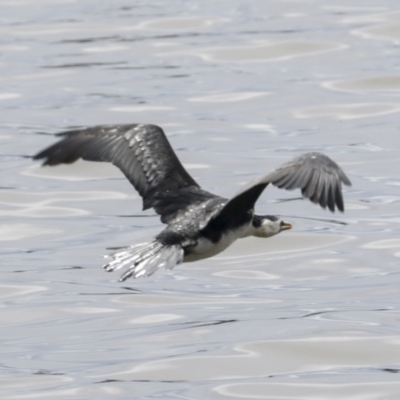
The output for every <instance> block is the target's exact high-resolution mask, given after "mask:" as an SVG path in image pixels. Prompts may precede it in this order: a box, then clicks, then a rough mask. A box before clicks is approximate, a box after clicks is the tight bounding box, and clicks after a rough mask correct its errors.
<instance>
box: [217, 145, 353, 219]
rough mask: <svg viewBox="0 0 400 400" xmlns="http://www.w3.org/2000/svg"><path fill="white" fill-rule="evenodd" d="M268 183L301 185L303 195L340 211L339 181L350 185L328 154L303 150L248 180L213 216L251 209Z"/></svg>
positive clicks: (287, 186)
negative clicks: (279, 165)
mask: <svg viewBox="0 0 400 400" xmlns="http://www.w3.org/2000/svg"><path fill="white" fill-rule="evenodd" d="M270 183H272V184H273V185H275V186H277V187H278V188H283V189H287V190H293V189H301V193H302V194H303V196H304V197H307V198H309V199H310V200H311V201H312V202H313V203H317V204H318V203H319V204H320V206H321V207H322V208H326V207H328V208H329V209H330V210H331V211H332V212H334V211H335V206H336V207H337V208H338V209H339V210H340V211H342V212H343V211H344V204H343V196H342V183H344V184H345V185H348V186H350V185H351V182H350V180H349V178H348V177H347V176H346V175H345V173H344V172H343V171H342V169H341V168H340V167H339V166H338V165H337V164H336V163H335V162H334V161H332V160H331V159H330V158H329V157H327V156H325V155H324V154H321V153H307V154H303V155H302V156H300V157H296V158H295V159H293V160H292V161H290V162H288V163H286V164H284V165H282V166H281V167H280V168H278V169H277V170H275V171H273V172H271V173H270V174H268V175H265V176H263V177H261V178H258V179H257V180H255V181H253V182H250V183H249V184H248V185H247V186H245V187H244V188H243V189H242V190H241V191H240V192H239V193H238V194H237V195H236V196H234V197H233V198H232V199H230V200H229V201H228V202H227V203H226V205H225V207H224V208H223V209H222V210H221V212H220V213H219V214H218V215H217V216H216V218H221V219H224V218H227V217H228V218H229V216H232V215H237V213H243V212H247V211H249V210H252V209H254V205H255V203H256V201H257V199H258V198H259V196H260V195H261V193H262V192H263V190H264V189H265V188H266V187H267V185H268V184H270Z"/></svg>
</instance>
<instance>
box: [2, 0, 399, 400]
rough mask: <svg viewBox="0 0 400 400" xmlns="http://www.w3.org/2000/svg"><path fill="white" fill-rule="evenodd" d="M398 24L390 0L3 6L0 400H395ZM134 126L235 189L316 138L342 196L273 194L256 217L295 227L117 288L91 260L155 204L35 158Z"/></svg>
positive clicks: (314, 146)
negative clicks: (77, 134) (81, 129)
mask: <svg viewBox="0 0 400 400" xmlns="http://www.w3.org/2000/svg"><path fill="white" fill-rule="evenodd" d="M348 4H350V5H348ZM399 21H400V8H399V4H398V2H397V1H395V0H380V1H378V0H366V1H365V0H364V1H361V0H354V1H352V2H351V3H348V2H339V3H338V2H332V1H328V0H319V1H318V0H287V1H284V0H269V1H261V0H246V1H244V0H241V1H239V0H231V1H223V0H212V1H211V0H205V1H182V0H181V1H178V0H172V1H168V2H165V1H164V2H163V1H151V2H150V1H128V0H113V1H111V0H108V1H102V2H99V1H94V0H80V1H73V0H65V1H63V0H51V1H50V0H48V1H46V0H35V1H33V0H32V1H28V0H10V1H5V0H4V1H2V2H1V17H0V22H1V26H0V37H1V40H0V69H1V75H0V106H1V108H2V112H1V114H0V128H1V129H0V143H1V149H2V150H1V152H0V162H1V168H0V176H1V183H0V186H1V188H0V218H1V225H0V241H1V272H0V273H1V284H0V299H1V310H0V320H1V329H0V343H1V380H0V392H1V398H2V399H47V398H48V399H155V398H162V399H187V400H193V399H207V400H210V399H211V400H214V399H215V400H226V399H285V400H289V399H290V400H314V399H315V400H321V399H322V400H324V399H329V400H331V399H338V398H340V399H351V400H356V399H357V400H359V399H363V400H364V399H368V400H376V399H385V400H389V399H393V400H397V399H398V398H399V393H400V380H399V374H398V373H399V371H400V312H399V311H400V274H399V271H400V236H399V233H400V174H399V160H400V145H399V144H400V138H399V115H400V114H399V113H400V63H399V54H400V53H399V51H400V50H399V44H400V23H399ZM135 122H140V123H155V124H159V125H160V126H162V127H163V128H164V129H165V131H166V133H167V135H168V137H169V139H170V140H171V143H172V145H173V147H174V149H176V151H177V154H178V156H179V157H180V159H181V160H182V161H183V163H184V164H185V166H186V167H187V168H188V170H189V172H190V173H191V174H192V175H193V176H194V178H195V179H196V180H197V181H198V182H200V183H201V185H202V186H203V187H204V188H206V189H207V190H209V191H212V192H216V193H217V194H220V195H222V196H228V197H229V196H231V195H233V194H234V193H235V192H237V191H238V190H239V189H240V187H241V186H242V185H243V184H245V183H246V182H248V181H249V180H251V179H253V178H256V177H258V176H260V175H262V174H265V173H266V172H268V171H270V170H272V169H274V168H276V167H278V166H279V165H280V164H281V163H283V162H285V161H288V160H289V159H290V158H292V157H294V156H296V155H299V154H301V153H304V152H308V151H322V152H324V153H326V154H328V155H329V156H330V157H332V158H333V159H334V160H335V161H337V162H338V163H339V164H340V165H341V166H342V167H343V169H344V170H345V171H346V173H347V174H348V176H349V177H350V179H351V180H352V183H353V186H352V187H351V188H346V190H345V193H344V197H345V202H346V212H345V213H344V214H341V213H336V214H332V213H330V212H329V211H324V210H322V209H320V208H318V207H316V206H315V205H313V204H311V203H310V202H309V201H304V200H301V199H300V198H299V197H300V196H299V193H298V192H286V191H282V190H278V189H276V188H268V190H266V191H265V193H264V194H263V196H262V198H261V199H260V201H259V202H258V203H257V212H258V213H260V214H276V215H281V216H283V217H284V218H285V220H287V221H288V222H291V223H292V224H293V226H294V228H293V229H292V230H291V231H288V232H284V233H282V234H281V235H279V236H277V237H275V238H271V239H268V240H261V239H256V238H251V239H246V240H242V241H240V242H238V243H237V245H235V246H233V247H232V248H230V249H228V251H226V252H224V253H222V254H221V255H220V256H218V257H215V258H212V259H209V260H204V261H200V262H197V263H191V264H184V265H181V266H179V267H177V268H175V269H174V270H172V271H164V270H160V271H159V272H158V273H156V274H155V275H153V276H151V277H149V278H146V279H139V280H129V281H126V282H124V283H119V282H117V280H118V278H119V275H120V274H119V273H113V274H107V273H105V272H104V271H103V270H102V269H101V265H102V263H103V260H102V258H101V256H102V255H103V254H107V253H109V252H110V251H112V250H111V248H115V247H121V246H126V245H130V244H134V243H140V242H143V241H146V240H149V239H151V238H152V236H153V235H155V234H156V233H158V232H159V231H160V229H161V228H162V225H161V223H160V221H159V218H158V217H157V216H156V215H154V213H153V212H152V211H148V212H145V213H142V212H141V199H140V198H139V196H138V195H137V193H136V192H135V191H134V190H133V189H132V187H131V186H130V184H129V183H128V182H127V180H126V179H124V178H123V176H122V174H121V173H120V171H119V170H117V169H116V168H114V167H112V166H111V165H106V164H99V163H85V162H78V163H76V164H74V165H71V166H61V167H57V168H41V167H40V165H39V164H38V163H36V162H32V160H31V159H30V158H29V157H28V156H31V155H33V154H35V153H36V152H37V151H39V150H41V149H42V148H43V147H45V146H47V145H49V144H51V143H53V142H54V141H55V138H54V137H53V136H52V135H53V134H54V133H56V132H58V131H60V130H63V129H65V128H67V127H71V126H89V125H95V124H104V123H108V124H113V123H135Z"/></svg>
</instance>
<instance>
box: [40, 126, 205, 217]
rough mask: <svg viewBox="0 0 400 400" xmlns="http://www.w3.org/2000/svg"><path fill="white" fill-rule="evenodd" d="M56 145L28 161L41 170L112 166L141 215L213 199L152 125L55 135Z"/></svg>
mask: <svg viewBox="0 0 400 400" xmlns="http://www.w3.org/2000/svg"><path fill="white" fill-rule="evenodd" d="M59 136H62V137H64V138H63V139H62V140H60V141H59V142H57V143H55V144H54V145H52V146H50V147H48V148H47V149H45V150H43V151H41V152H40V153H38V154H36V155H35V156H34V159H35V160H38V159H44V162H43V165H58V164H63V163H65V164H68V163H73V162H74V161H76V160H78V159H79V158H82V159H83V160H87V161H106V162H111V163H113V164H114V165H115V166H117V167H118V168H119V169H120V170H121V171H122V172H123V173H124V175H125V176H126V177H127V178H128V179H129V181H130V182H131V183H132V185H133V186H134V187H135V189H136V190H137V191H138V192H139V194H140V195H141V196H142V198H143V209H144V210H146V209H148V208H151V207H153V208H154V209H155V211H156V212H157V213H158V214H160V215H161V216H162V220H163V222H166V221H167V220H168V217H169V215H171V214H172V213H174V212H176V211H178V210H179V209H182V208H185V207H186V206H187V205H189V204H190V203H192V202H193V201H194V199H195V200H197V201H200V200H201V199H202V198H203V197H204V198H209V197H213V195H211V194H210V193H208V192H205V191H203V190H202V189H201V188H200V186H199V185H198V184H197V182H196V181H195V180H194V179H193V178H192V177H191V176H190V175H189V173H188V172H187V171H186V170H185V168H184V167H183V165H182V164H181V162H180V161H179V159H178V157H177V156H176V155H175V153H174V151H173V149H172V147H171V145H170V144H169V142H168V139H167V137H166V136H165V134H164V132H163V130H162V129H161V128H160V127H158V126H155V125H139V124H132V125H102V126H95V127H91V128H85V129H77V130H72V131H68V132H63V133H60V134H59Z"/></svg>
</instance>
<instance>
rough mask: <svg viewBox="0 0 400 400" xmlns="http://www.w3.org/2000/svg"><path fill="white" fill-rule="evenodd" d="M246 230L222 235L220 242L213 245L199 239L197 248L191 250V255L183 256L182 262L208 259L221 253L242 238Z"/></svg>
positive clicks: (206, 240)
mask: <svg viewBox="0 0 400 400" xmlns="http://www.w3.org/2000/svg"><path fill="white" fill-rule="evenodd" d="M246 230H247V227H246V228H241V229H237V230H234V231H229V232H228V233H226V234H224V235H222V237H221V240H220V241H219V242H218V243H213V242H211V241H210V240H208V239H205V238H201V239H199V241H198V243H197V246H196V247H194V248H192V249H191V253H190V254H188V255H186V256H185V258H184V259H183V262H191V261H197V260H202V259H203V258H209V257H212V256H215V255H216V254H219V253H221V252H222V251H224V250H225V249H226V248H227V247H229V246H230V245H231V244H232V243H233V242H234V241H235V240H236V239H239V238H241V237H243V236H244V233H245V232H246Z"/></svg>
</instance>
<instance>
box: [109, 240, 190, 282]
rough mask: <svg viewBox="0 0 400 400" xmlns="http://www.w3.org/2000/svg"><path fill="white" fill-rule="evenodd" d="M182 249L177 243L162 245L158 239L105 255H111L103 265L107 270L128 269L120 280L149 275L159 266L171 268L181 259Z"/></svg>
mask: <svg viewBox="0 0 400 400" xmlns="http://www.w3.org/2000/svg"><path fill="white" fill-rule="evenodd" d="M183 256H184V253H183V249H182V247H181V246H179V245H172V246H169V245H164V244H162V243H161V242H159V241H158V240H154V241H153V242H150V243H142V244H138V245H135V246H130V247H127V248H126V249H125V250H123V251H119V252H117V253H114V254H111V255H109V256H105V257H112V261H110V262H109V263H107V264H106V265H104V266H103V268H104V269H105V270H106V271H108V272H111V271H114V270H116V269H120V268H122V267H128V269H127V270H126V271H125V272H124V273H123V274H122V275H121V278H119V281H120V282H123V281H125V280H126V279H128V278H130V277H133V278H134V279H136V278H139V277H142V276H150V275H152V274H154V272H156V271H157V270H158V269H159V268H163V267H164V268H166V269H172V268H174V267H175V265H177V264H180V263H181V262H182V261H183Z"/></svg>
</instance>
